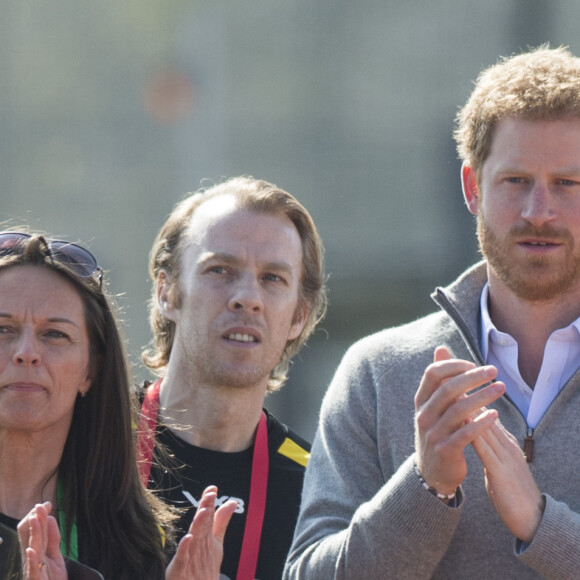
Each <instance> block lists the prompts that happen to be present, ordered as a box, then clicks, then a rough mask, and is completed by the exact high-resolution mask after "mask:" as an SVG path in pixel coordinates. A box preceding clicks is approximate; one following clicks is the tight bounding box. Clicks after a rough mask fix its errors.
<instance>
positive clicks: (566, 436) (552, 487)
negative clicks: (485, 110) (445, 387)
mask: <svg viewBox="0 0 580 580" xmlns="http://www.w3.org/2000/svg"><path fill="white" fill-rule="evenodd" d="M485 282H486V266H485V264H484V263H480V264H478V265H476V266H474V267H473V268H471V269H470V270H468V271H467V272H465V273H464V274H463V275H462V276H461V277H460V278H459V279H458V280H457V281H456V282H454V283H453V284H452V285H451V286H449V287H447V288H446V289H438V290H437V291H436V292H435V293H434V294H433V298H434V300H435V301H436V302H437V303H438V304H439V306H440V307H441V309H442V310H441V311H440V312H438V313H435V314H431V315H429V316H427V317H425V318H422V319H420V320H417V321H415V322H412V323H410V324H406V325H404V326H401V327H398V328H392V329H388V330H384V331H382V332H379V333H377V334H375V335H373V336H369V337H367V338H364V339H362V340H361V341H359V342H358V343H356V344H355V345H353V346H352V347H351V348H350V349H349V351H348V352H347V353H346V355H345V357H344V359H343V361H342V362H341V364H340V366H339V368H338V369H337V371H336V374H335V377H334V379H333V381H332V383H331V385H330V387H329V389H328V392H327V394H326V396H325V398H324V401H323V403H322V408H321V415H320V424H319V429H318V432H317V434H316V437H315V440H314V444H313V448H312V456H311V459H310V462H309V464H308V468H307V470H306V477H305V482H304V492H303V499H302V507H301V512H300V516H299V520H298V524H297V527H296V531H295V535H294V543H293V546H292V548H291V551H290V554H289V558H288V562H287V565H286V569H285V573H284V578H285V579H286V580H290V579H293V580H298V579H300V580H304V579H311V580H326V579H331V578H337V579H349V580H368V579H373V578H385V579H397V580H406V579H409V580H419V579H422V578H437V579H445V580H453V579H465V580H475V579H478V578H481V579H485V580H489V579H518V580H525V579H528V578H529V579H531V578H544V577H545V578H552V579H555V578H570V579H572V578H574V579H578V578H580V515H579V514H580V373H578V372H576V373H575V374H574V376H573V377H572V378H571V379H570V380H569V381H568V383H567V384H566V385H565V386H564V388H563V389H562V390H561V392H560V394H559V395H558V396H557V398H556V399H555V400H554V402H553V403H552V405H551V406H550V408H549V409H548V410H547V412H546V414H545V415H544V417H543V418H542V419H541V421H540V422H539V424H538V426H537V427H536V429H535V432H534V433H533V439H534V460H533V462H532V463H531V464H530V468H531V471H532V473H533V475H534V478H535V480H536V482H537V484H538V487H539V488H540V491H542V493H543V494H544V496H545V498H546V509H545V512H544V516H543V518H542V522H541V524H540V527H539V529H538V531H537V533H536V536H535V537H534V539H533V541H532V542H531V543H530V544H529V545H528V546H527V547H526V548H525V549H524V550H521V546H520V545H519V542H518V541H517V540H516V539H515V538H514V537H513V536H512V535H511V534H510V533H509V532H508V530H507V529H506V528H505V527H504V525H503V523H502V522H501V520H500V518H499V516H498V515H497V514H496V512H495V510H494V509H493V507H492V505H491V503H490V501H489V499H488V497H487V493H486V491H485V485H484V476H483V468H482V466H481V463H480V461H479V460H478V458H477V456H476V455H475V452H474V451H473V449H472V448H471V447H470V446H469V447H468V448H467V449H466V452H465V455H466V459H467V465H468V472H467V477H466V479H465V481H464V482H463V484H462V486H461V489H460V492H459V494H458V505H457V507H450V506H448V505H446V504H445V503H443V502H441V501H440V500H438V499H437V498H436V497H434V496H433V495H432V494H430V493H429V492H428V491H426V490H425V489H424V488H423V487H422V486H421V484H420V482H419V480H418V478H417V475H416V474H415V472H414V470H413V462H414V461H413V460H414V457H413V448H414V432H413V414H414V406H413V397H414V395H415V392H416V390H417V388H418V386H419V382H420V380H421V377H422V375H423V372H424V370H425V368H426V367H427V366H428V365H429V364H430V363H431V362H432V361H433V351H434V349H435V347H437V346H439V345H445V346H447V347H448V348H449V349H450V350H451V352H452V353H453V355H454V356H455V357H457V358H462V359H467V360H473V361H474V362H476V363H478V364H481V362H482V361H481V358H482V357H481V353H480V348H479V344H478V338H477V337H478V336H479V333H478V326H479V299H480V295H481V291H482V288H483V285H484V284H485ZM499 378H500V379H501V377H499ZM492 407H494V408H496V409H497V410H498V412H499V417H500V420H501V421H502V423H503V424H504V425H505V427H506V428H507V429H508V430H509V431H510V432H511V433H512V434H513V435H514V436H515V437H516V438H517V439H518V440H519V441H520V442H522V441H523V439H524V438H525V437H526V436H527V435H529V433H527V426H526V421H525V419H524V417H523V416H522V415H521V413H520V411H519V410H518V409H517V408H516V406H515V405H514V404H513V403H512V402H511V401H510V400H509V399H508V398H507V397H505V396H504V397H502V398H501V399H500V400H499V401H497V402H496V403H495V404H494V405H492ZM520 552H521V553H520Z"/></svg>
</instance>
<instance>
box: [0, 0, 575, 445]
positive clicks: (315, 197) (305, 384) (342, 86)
mask: <svg viewBox="0 0 580 580" xmlns="http://www.w3.org/2000/svg"><path fill="white" fill-rule="evenodd" d="M0 9H1V13H0V83H1V87H2V90H1V91H0V176H1V193H0V220H1V221H3V222H8V225H10V226H16V225H19V224H22V223H24V224H28V225H30V226H31V227H33V228H39V229H42V230H44V231H48V232H49V233H51V234H54V235H55V236H60V237H65V238H67V239H73V240H80V241H82V242H84V243H85V244H86V245H88V247H90V248H91V249H92V250H93V251H94V252H95V254H96V255H97V257H98V258H99V261H100V262H101V264H102V265H103V267H104V268H105V269H106V270H107V274H106V277H107V280H108V282H109V288H110V289H111V291H112V292H113V293H115V294H116V295H118V302H119V304H120V306H121V307H122V310H123V318H124V321H125V333H126V336H127V340H128V349H129V351H130V353H131V356H132V360H133V363H134V370H135V376H136V380H139V379H142V378H144V377H147V376H148V375H147V373H146V372H145V371H144V370H143V368H142V367H141V366H140V364H139V352H140V350H141V348H142V346H143V345H145V344H146V343H147V342H148V341H149V338H150V335H149V329H148V323H147V311H146V301H147V299H148V297H149V289H150V284H149V280H148V275H147V257H148V253H149V249H150V247H151V244H152V242H153V238H154V236H155V234H156V232H157V230H158V228H159V227H160V225H161V224H162V223H163V221H164V220H165V218H166V216H167V214H168V213H169V212H170V211H171V210H172V208H173V206H174V205H175V203H176V202H177V201H178V200H180V199H181V198H182V197H183V196H184V195H185V194H186V193H187V192H189V191H193V190H195V189H197V188H198V187H199V186H200V185H203V184H208V183H212V182H216V181H221V180H222V179H224V178H226V177H231V176H234V175H239V174H247V175H253V176H255V177H258V178H263V179H267V180H268V181H272V182H274V183H276V184H278V185H279V186H280V187H283V188H284V189H286V190H288V191H290V192H291V193H293V194H294V195H295V196H296V197H298V199H299V200H300V201H302V202H303V203H304V204H305V205H306V207H307V208H308V209H309V210H310V211H311V213H312V215H313V217H314V219H315V221H316V223H317V224H318V227H319V230H320V233H321V235H322V237H323V239H324V242H325V246H326V264H327V272H328V274H329V281H328V286H329V290H330V309H329V313H328V316H327V318H326V320H325V322H324V323H323V324H322V327H321V328H322V329H323V330H321V331H319V332H318V333H317V334H316V335H315V336H314V337H313V338H312V339H311V340H310V341H309V344H308V346H307V348H305V349H303V351H302V352H301V354H300V355H299V356H298V357H297V358H296V359H295V363H294V365H293V369H292V375H291V380H290V382H289V383H288V384H287V385H286V386H285V387H284V389H283V390H282V391H281V392H280V393H278V394H275V395H272V396H270V397H269V398H268V399H267V406H268V407H269V408H270V409H272V410H273V411H274V412H275V413H276V414H277V415H278V416H279V417H280V418H281V419H282V420H284V421H286V422H288V423H289V424H290V425H291V426H292V427H294V428H295V430H297V431H298V432H300V433H301V434H303V435H304V436H306V437H308V438H311V437H312V436H313V435H314V431H315V428H316V420H317V416H318V409H319V405H320V401H321V398H322V396H323V394H324V391H325V389H326V387H327V386H328V383H329V381H330V379H331V377H332V374H333V372H334V369H335V368H336V366H337V364H338V362H339V361H340V358H341V357H342V355H343V353H344V351H345V349H346V348H347V347H348V346H349V345H350V344H351V343H352V342H354V341H355V340H356V339H358V338H360V337H362V336H364V335H366V334H369V333H371V332H374V331H377V330H379V329H381V328H383V327H385V326H391V325H394V324H399V323H402V322H405V321H408V320H411V319H414V318H416V317H418V316H420V315H422V314H424V313H426V312H428V311H430V310H432V309H433V305H432V304H431V301H430V298H429V292H430V291H431V290H432V289H433V288H434V286H435V285H444V284H447V283H448V282H450V281H451V280H452V279H453V278H454V277H455V276H456V275H457V274H458V273H459V272H460V271H461V270H462V269H463V268H464V267H465V266H466V265H467V264H469V263H471V262H473V261H474V260H476V259H477V248H476V244H475V240H474V234H473V231H474V227H473V219H472V217H471V216H470V215H469V213H468V212H467V211H466V209H465V207H464V204H463V201H462V198H461V189H460V183H459V168H460V165H459V162H458V161H457V158H456V153H455V149H454V144H453V141H452V138H451V132H452V128H453V119H454V117H455V114H456V111H457V108H458V106H460V105H462V104H463V103H464V101H465V100H466V98H467V96H468V95H469V93H470V91H471V86H472V84H471V83H472V81H473V80H474V79H475V78H476V77H477V75H478V73H479V71H480V70H481V68H482V67H485V66H488V65H491V64H493V63H494V62H496V60H497V59H498V57H499V56H508V55H510V54H511V53H513V52H519V51H520V50H521V49H525V48H527V47H528V46H536V45H538V44H541V43H545V42H550V44H551V45H552V46H558V45H560V44H564V45H568V46H570V48H571V49H572V51H573V52H575V53H576V54H580V46H579V40H578V27H579V24H580V3H579V2H578V1H577V0H546V1H539V0H486V2H481V1H472V0H439V1H437V2H427V1H425V0H423V1H421V2H417V1H415V0H408V1H407V2H401V1H400V0H358V1H357V2H350V1H349V2H347V1H344V0H316V1H311V2H304V1H297V0H284V2H281V1H279V0H244V1H242V0H211V1H205V0H188V1H185V0H123V1H121V2H119V1H113V0H99V1H98V2H96V1H94V0H85V1H83V2H78V0H55V1H49V0H0ZM416 387H417V385H409V388H410V389H413V390H414V389H415V388H416Z"/></svg>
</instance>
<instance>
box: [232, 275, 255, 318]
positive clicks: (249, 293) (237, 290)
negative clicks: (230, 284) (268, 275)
mask: <svg viewBox="0 0 580 580" xmlns="http://www.w3.org/2000/svg"><path fill="white" fill-rule="evenodd" d="M228 306H229V308H230V310H246V311H248V312H253V313H259V312H261V311H262V308H263V306H264V305H263V302H262V296H261V293H260V285H259V282H258V280H256V279H255V278H254V277H253V276H244V277H240V278H239V279H238V280H237V281H236V284H235V285H234V292H233V293H232V296H231V298H230V301H229V304H228Z"/></svg>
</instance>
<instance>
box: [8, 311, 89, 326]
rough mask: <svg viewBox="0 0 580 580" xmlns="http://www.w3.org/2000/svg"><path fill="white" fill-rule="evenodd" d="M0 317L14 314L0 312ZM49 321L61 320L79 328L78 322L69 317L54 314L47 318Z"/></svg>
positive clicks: (60, 321)
mask: <svg viewBox="0 0 580 580" xmlns="http://www.w3.org/2000/svg"><path fill="white" fill-rule="evenodd" d="M0 318H8V319H13V318H14V316H13V315H12V314H9V313H8V312H0ZM47 322H59V323H62V324H70V325H72V326H74V327H76V328H78V324H77V323H76V322H73V321H72V320H70V319H69V318H64V317H62V316H52V317H51V318H49V319H48V320H47Z"/></svg>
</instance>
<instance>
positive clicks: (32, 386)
mask: <svg viewBox="0 0 580 580" xmlns="http://www.w3.org/2000/svg"><path fill="white" fill-rule="evenodd" d="M2 390H6V391H17V392H20V393H41V392H43V391H45V390H46V389H45V388H44V386H43V385H39V384H38V383H24V382H19V383H9V384H8V385H5V386H4V387H2Z"/></svg>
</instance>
